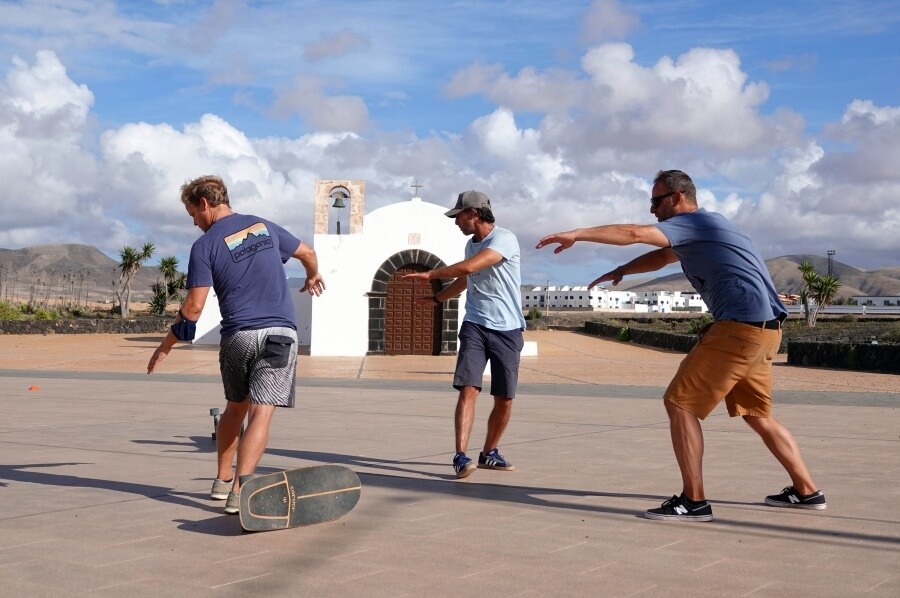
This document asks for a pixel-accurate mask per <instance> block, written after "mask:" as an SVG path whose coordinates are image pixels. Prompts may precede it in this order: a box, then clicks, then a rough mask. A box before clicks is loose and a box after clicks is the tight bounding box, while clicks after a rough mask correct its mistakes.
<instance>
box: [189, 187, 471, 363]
mask: <svg viewBox="0 0 900 598" xmlns="http://www.w3.org/2000/svg"><path fill="white" fill-rule="evenodd" d="M338 200H340V201H338ZM452 200H453V198H447V200H446V201H445V202H444V203H445V204H447V205H436V204H433V203H428V202H424V201H422V199H421V198H420V197H413V198H412V199H411V200H409V201H401V202H397V203H393V204H390V205H387V206H384V207H382V208H379V209H377V210H374V211H373V212H372V213H370V214H366V213H365V183H364V182H363V181H322V180H320V181H316V184H315V192H314V200H313V214H312V216H313V219H314V224H313V226H314V235H313V242H312V243H311V245H312V247H313V248H314V249H315V250H316V254H317V257H318V261H319V271H320V272H321V274H322V276H323V278H324V279H325V286H326V290H325V292H324V293H323V294H322V296H321V297H311V296H310V295H308V294H306V293H303V294H301V293H299V292H297V291H296V289H299V288H300V287H301V286H302V285H303V281H302V280H290V284H291V286H292V288H293V289H295V292H294V306H295V309H296V313H297V321H298V324H299V330H298V331H297V332H298V338H299V345H300V346H301V347H305V348H308V351H309V354H310V355H314V356H316V355H319V356H346V357H352V356H363V355H383V354H388V355H398V354H402V355H438V354H441V355H443V354H455V353H456V350H457V333H458V332H459V325H460V324H461V323H462V319H463V316H464V315H465V295H466V294H465V292H463V293H462V295H460V297H459V298H457V299H451V300H450V301H446V302H444V303H443V304H442V305H440V306H418V305H416V304H415V299H416V297H418V296H424V295H428V294H433V292H434V291H435V290H437V289H439V288H440V286H441V285H440V283H439V282H436V281H432V284H431V285H428V284H424V285H423V284H422V283H418V282H413V281H407V280H402V279H401V278H400V275H401V274H402V273H403V272H412V271H423V270H430V269H434V268H440V267H442V266H446V265H449V264H453V263H456V262H459V261H461V260H462V259H463V257H464V248H465V243H466V240H467V238H466V237H465V236H464V235H463V234H462V233H461V232H460V230H459V228H458V227H457V226H456V225H455V224H454V221H453V219H452V218H447V217H446V216H444V212H445V211H446V210H447V209H448V207H449V206H451V205H452V203H453V201H452ZM338 203H340V204H343V205H344V206H345V207H343V208H339V207H336V204H338ZM308 242H309V241H308V240H307V243H308ZM449 282H450V281H444V284H447V283H449ZM429 286H430V288H429ZM220 321H221V313H220V312H219V309H218V301H217V299H216V297H215V295H214V294H213V293H211V294H210V298H209V299H208V300H207V303H206V306H205V307H204V309H203V313H202V315H201V317H200V321H199V322H198V323H197V338H196V339H195V343H197V344H218V342H219V339H220V337H219V323H220Z"/></svg>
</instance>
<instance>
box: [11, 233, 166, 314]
mask: <svg viewBox="0 0 900 598" xmlns="http://www.w3.org/2000/svg"><path fill="white" fill-rule="evenodd" d="M148 261H149V262H150V263H159V260H158V259H157V258H155V257H154V258H150V260H148ZM159 277H160V274H159V268H157V267H156V266H144V267H142V268H141V269H140V270H138V272H137V274H136V275H135V277H134V278H133V279H132V281H131V300H132V301H138V302H140V301H148V300H149V299H150V297H151V295H152V293H151V291H150V285H151V284H153V283H154V282H156V281H157V279H158V278H159ZM118 280H119V262H118V261H116V260H114V259H112V258H111V257H109V256H108V255H106V254H105V253H102V252H101V251H100V250H99V249H97V248H96V247H93V246H92V245H77V244H62V245H36V246H34V247H26V248H24V249H2V248H0V299H18V300H20V301H28V300H29V299H30V298H31V297H32V296H33V295H35V294H38V293H47V291H48V290H49V297H51V298H56V297H59V296H64V297H72V296H80V297H81V299H82V300H84V301H94V302H100V303H103V302H106V301H112V299H113V284H114V283H113V281H118ZM48 287H49V289H48Z"/></svg>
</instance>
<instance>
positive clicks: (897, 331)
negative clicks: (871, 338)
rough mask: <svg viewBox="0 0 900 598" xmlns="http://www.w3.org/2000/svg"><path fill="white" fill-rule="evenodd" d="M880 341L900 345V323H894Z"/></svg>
mask: <svg viewBox="0 0 900 598" xmlns="http://www.w3.org/2000/svg"><path fill="white" fill-rule="evenodd" d="M879 340H881V341H882V342H885V343H900V322H894V323H893V324H891V325H890V326H888V327H887V328H886V329H885V331H884V332H883V333H882V334H881V336H880V337H879Z"/></svg>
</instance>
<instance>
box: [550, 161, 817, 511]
mask: <svg viewBox="0 0 900 598" xmlns="http://www.w3.org/2000/svg"><path fill="white" fill-rule="evenodd" d="M650 212H651V213H652V214H653V215H654V216H656V219H657V220H658V223H657V224H656V225H636V224H614V225H606V226H597V227H593V228H583V229H577V230H573V231H569V232H565V233H556V234H553V235H548V236H546V237H544V238H543V239H541V240H540V242H538V245H537V247H538V248H541V247H545V246H547V245H550V244H553V243H558V244H559V247H557V248H556V249H555V250H554V253H559V252H560V251H563V250H564V249H568V248H569V247H571V246H572V245H573V244H574V243H575V242H576V241H591V242H594V243H605V244H608V245H631V244H634V243H645V244H647V245H653V246H656V247H658V248H659V249H656V250H654V251H651V252H649V253H645V254H644V255H642V256H639V257H637V258H635V259H633V260H631V261H630V262H628V263H627V264H625V265H623V266H619V267H618V268H616V269H615V270H612V271H611V272H607V273H606V274H604V275H602V276H600V277H599V278H597V279H596V280H594V281H593V282H592V283H591V284H590V286H591V287H592V286H594V285H597V284H599V283H601V282H605V281H611V282H612V283H613V285H616V284H618V283H619V281H620V280H622V277H624V276H626V275H628V274H640V273H643V272H653V271H656V270H659V269H660V268H663V267H664V266H667V265H669V264H672V263H674V262H680V263H681V268H682V270H683V271H684V274H685V276H687V278H688V280H690V282H691V284H692V285H693V286H694V288H695V289H697V292H699V293H700V295H701V296H702V297H703V300H704V301H705V302H706V304H707V305H708V306H709V309H710V311H711V312H712V315H713V318H714V320H715V321H714V322H713V324H712V325H711V326H709V327H708V329H706V330H704V331H703V332H702V333H701V336H700V340H699V341H698V343H697V345H696V346H695V347H694V348H693V349H692V350H691V352H690V353H689V354H688V355H687V357H685V359H684V361H682V363H681V366H680V367H679V369H678V373H677V374H676V375H675V377H674V378H673V379H672V382H671V383H670V384H669V387H668V388H667V389H666V392H665V394H664V398H665V406H666V412H667V413H668V415H669V422H670V429H671V434H672V446H673V448H674V450H675V458H676V461H677V462H678V467H679V469H680V470H681V478H682V483H683V486H682V492H681V495H680V496H672V498H671V499H669V500H667V501H666V502H664V503H663V504H662V506H661V507H659V508H655V509H648V510H647V511H646V512H645V513H644V514H645V516H646V517H647V518H649V519H664V520H683V521H710V520H711V519H712V507H711V506H710V505H709V503H708V502H707V500H706V495H705V493H704V490H703V470H702V467H703V431H702V429H701V426H700V421H701V420H703V419H705V418H706V416H707V415H709V414H710V413H711V412H712V411H713V409H715V407H716V405H718V404H719V403H720V402H721V401H722V400H723V399H724V400H725V404H726V406H727V408H728V414H729V415H730V416H732V417H736V416H740V417H742V418H743V419H744V421H746V422H747V424H749V425H750V427H751V428H752V429H753V430H754V431H755V432H756V433H757V434H759V435H760V437H762V439H763V442H764V443H765V445H766V447H767V448H768V449H769V450H770V451H771V452H772V454H773V455H774V456H775V458H776V459H778V462H779V463H781V464H782V466H784V468H785V469H786V470H787V473H788V475H789V476H790V478H791V482H792V485H791V486H788V487H787V488H785V489H784V490H782V492H781V493H780V494H774V495H770V496H767V497H766V504H768V505H771V506H776V507H794V508H802V509H815V510H821V509H824V508H825V507H826V503H825V495H824V494H823V493H822V492H821V491H820V490H818V488H817V486H816V484H815V482H814V481H813V479H812V476H811V475H810V473H809V470H808V469H807V468H806V465H805V464H804V462H803V459H802V457H801V456H800V449H799V448H798V447H797V442H796V440H794V436H793V435H792V434H791V432H790V431H789V430H788V429H787V428H786V427H785V426H784V425H783V424H781V423H780V422H779V421H778V420H776V419H775V418H774V417H772V414H771V411H772V360H773V358H774V357H775V355H776V354H777V352H778V347H779V346H780V344H781V323H782V322H783V321H784V319H785V317H786V316H787V310H786V309H785V308H784V305H783V304H782V303H781V301H780V299H779V298H778V293H777V292H776V291H775V287H774V285H773V283H772V279H771V277H770V276H769V272H768V270H767V269H766V266H765V263H764V262H763V259H762V257H760V255H759V253H758V252H757V251H756V249H755V248H754V247H753V245H752V243H751V242H750V239H749V238H747V236H746V235H744V234H743V233H742V232H741V231H739V230H738V229H737V228H735V227H734V226H733V225H732V224H731V223H730V222H728V220H727V219H725V218H724V217H723V216H722V215H721V214H716V213H714V212H707V211H706V210H703V209H701V208H699V207H698V206H697V190H696V188H695V187H694V183H693V181H691V178H690V177H689V176H688V175H687V174H685V173H683V172H681V171H680V170H668V171H660V172H659V173H658V174H657V175H656V179H655V180H654V181H653V190H652V197H651V198H650Z"/></svg>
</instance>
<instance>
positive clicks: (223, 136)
mask: <svg viewBox="0 0 900 598" xmlns="http://www.w3.org/2000/svg"><path fill="white" fill-rule="evenodd" d="M897 73H900V11H898V10H897V6H896V2H893V1H888V0H870V1H867V2H858V1H849V0H848V1H837V0H834V1H829V0H823V1H819V2H813V1H807V0H798V1H792V2H774V1H760V2H741V3H739V2H722V1H715V0H684V1H679V0H671V1H663V0H657V1H635V2H630V1H627V0H620V1H612V0H596V1H593V2H591V1H559V2H547V1H535V0H518V1H512V0H509V1H505V0H498V1H484V0H482V1H456V2H453V1H445V2H438V1H434V2H426V1H412V0H405V1H403V0H401V1H393V2H383V1H367V2H363V1H359V2H350V1H330V2H291V1H285V2H281V1H277V2H276V1H268V0H264V1H257V2H247V1H239V0H230V1H225V0H223V1H210V2H192V1H187V0H157V1H152V0H146V1H129V2H124V1H120V2H112V1H104V0H93V1H92V0H56V1H53V0H43V1H26V0H23V1H4V2H0V206H2V211H3V216H4V217H3V218H2V221H0V247H5V248H18V247H25V246H30V245H38V244H45V243H88V244H92V245H96V246H97V247H99V248H100V249H101V250H103V251H105V252H106V253H108V254H110V255H112V256H115V255H116V254H117V252H118V249H120V248H121V247H122V246H123V245H126V244H130V245H135V246H139V245H141V244H143V243H144V242H146V241H150V242H153V243H154V244H155V245H156V246H157V248H158V249H157V252H158V255H159V256H160V257H161V256H163V255H176V256H177V257H179V259H181V260H182V263H184V262H185V259H186V255H187V251H188V248H189V246H190V243H191V241H192V240H193V239H194V238H195V237H196V235H197V230H196V229H193V228H192V227H191V226H190V221H189V220H188V219H187V217H186V214H185V212H184V211H183V208H182V207H181V204H180V202H179V201H178V188H179V186H180V185H181V183H183V182H184V181H185V180H187V179H190V178H193V177H195V176H199V175H201V174H208V173H218V174H221V175H222V176H223V177H224V178H225V179H226V181H227V182H229V184H230V187H231V191H232V201H233V204H234V207H235V208H236V209H237V210H238V211H242V212H252V213H257V214H259V215H261V216H265V217H269V218H272V219H274V220H276V221H278V222H280V223H283V224H285V225H286V226H288V227H289V228H291V229H292V230H294V231H295V232H296V233H297V234H298V235H299V236H301V237H309V235H310V233H311V230H312V228H311V223H310V219H311V214H312V189H313V182H314V181H315V180H316V179H319V178H326V179H329V178H336V179H362V180H365V181H366V186H367V196H366V204H367V209H368V210H370V211H371V210H372V209H375V208H378V207H380V206H383V205H386V204H389V203H393V202H396V201H401V200H405V199H408V198H409V197H410V195H411V189H410V187H409V185H410V183H411V182H412V181H413V179H418V181H420V182H421V183H422V184H423V185H424V187H423V189H422V190H421V195H422V197H423V199H424V200H425V201H431V202H434V203H437V204H441V205H449V204H451V203H452V202H453V199H454V198H455V195H456V194H457V193H458V192H459V191H462V190H464V189H469V188H475V189H479V190H482V191H484V192H486V193H488V195H490V196H491V198H492V201H493V203H494V207H495V212H496V214H497V217H498V224H500V225H501V226H504V227H506V228H509V229H511V230H513V231H514V232H516V233H517V234H518V235H519V238H520V242H521V245H522V246H523V250H524V253H523V270H524V272H523V278H524V279H525V281H526V282H543V281H546V280H548V279H549V280H551V281H553V282H554V283H556V282H558V283H560V284H564V283H568V284H578V283H581V284H583V283H585V282H587V281H590V280H592V279H594V278H596V276H597V275H599V274H602V273H603V272H605V271H607V270H608V269H609V268H610V267H613V266H615V265H618V264H620V263H622V262H624V261H626V260H628V259H630V258H631V257H633V256H634V255H636V253H638V252H639V251H641V249H640V248H608V247H601V246H596V245H595V246H584V247H576V248H575V249H573V250H571V251H568V252H566V253H564V254H562V255H559V256H554V255H552V253H550V252H549V251H546V250H545V251H543V252H536V251H534V250H533V249H532V248H533V247H534V243H535V242H536V241H537V239H538V238H540V236H542V235H544V234H547V233H550V232H555V231H558V230H568V229H570V228H574V227H577V226H587V225H596V224H606V223H611V222H651V221H652V218H651V215H650V214H649V210H648V207H649V206H648V202H647V197H648V195H649V190H650V181H651V180H652V178H653V176H654V174H655V173H656V171H657V170H659V169H662V168H681V169H683V170H685V171H687V172H688V173H690V174H691V175H692V176H693V177H694V179H695V182H696V183H697V185H698V188H699V189H700V194H699V199H700V203H701V205H702V206H703V207H706V208H707V209H711V210H716V211H721V212H722V213H724V214H726V215H727V216H728V217H730V218H732V219H733V220H734V221H735V222H737V223H738V224H739V225H740V226H741V227H742V228H744V229H745V230H746V231H747V232H748V233H749V234H750V235H751V236H752V237H753V239H754V240H755V242H756V243H757V245H758V247H759V248H760V250H761V252H762V253H763V255H764V257H766V258H770V257H777V256H780V255H788V254H800V253H812V254H818V255H824V254H825V252H826V251H827V250H828V249H834V250H835V251H836V252H837V254H836V259H837V260H839V261H842V262H844V263H848V264H850V265H853V266H857V267H861V268H867V269H875V268H879V267H885V266H896V265H900V234H898V233H900V169H898V168H897V164H900V83H898V81H900V77H898V76H897ZM461 242H462V238H461Z"/></svg>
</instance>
